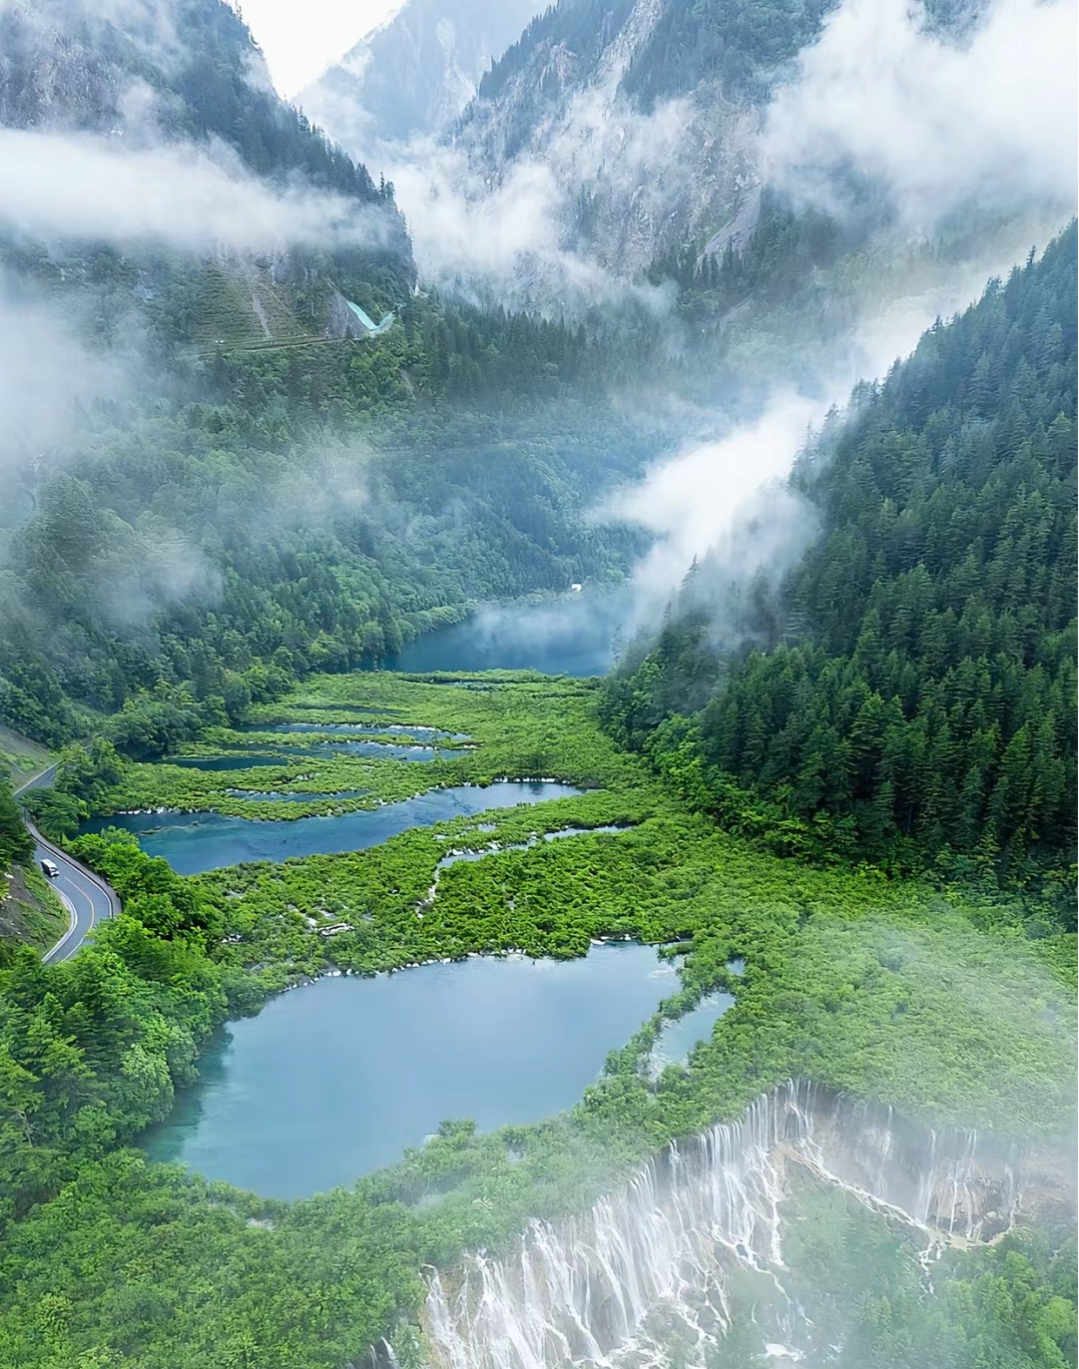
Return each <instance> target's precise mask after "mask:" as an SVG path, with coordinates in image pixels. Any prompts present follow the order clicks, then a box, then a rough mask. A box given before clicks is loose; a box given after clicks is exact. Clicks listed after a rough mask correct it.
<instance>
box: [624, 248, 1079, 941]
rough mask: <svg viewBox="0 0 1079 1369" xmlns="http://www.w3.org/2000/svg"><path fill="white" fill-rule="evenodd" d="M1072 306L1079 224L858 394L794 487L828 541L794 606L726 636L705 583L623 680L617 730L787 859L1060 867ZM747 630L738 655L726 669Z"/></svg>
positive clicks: (1067, 668) (1068, 802)
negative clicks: (722, 643)
mask: <svg viewBox="0 0 1079 1369" xmlns="http://www.w3.org/2000/svg"><path fill="white" fill-rule="evenodd" d="M1075 295H1076V226H1075V223H1074V222H1073V224H1072V226H1071V227H1070V228H1069V229H1068V230H1067V231H1066V232H1065V233H1064V234H1063V235H1062V236H1061V237H1060V238H1058V239H1057V240H1056V241H1055V242H1054V243H1052V244H1051V245H1050V247H1049V248H1048V249H1047V250H1046V252H1045V254H1044V255H1043V257H1042V258H1041V259H1040V260H1037V261H1035V260H1034V259H1033V256H1032V258H1031V260H1030V261H1028V263H1027V265H1026V266H1025V267H1024V268H1022V269H1016V270H1015V271H1014V272H1013V273H1012V275H1011V276H1010V277H1009V279H1008V280H1007V281H1005V282H1001V281H999V280H996V281H992V282H991V283H990V285H989V288H988V289H987V291H986V293H985V295H984V296H983V298H982V299H981V301H980V302H979V303H978V304H977V305H975V306H974V307H972V308H971V309H969V310H968V311H967V312H966V313H964V314H963V315H961V316H960V317H958V318H956V319H955V320H953V321H952V322H951V323H949V324H940V323H938V325H937V326H936V327H935V328H933V329H932V330H931V331H930V332H929V333H927V334H926V335H925V337H924V338H923V339H922V342H921V343H920V345H919V347H918V348H917V350H916V351H915V352H914V354H913V356H912V357H911V358H910V359H909V360H908V361H907V362H905V363H904V364H903V365H902V366H896V367H895V368H894V369H893V370H892V372H891V374H890V375H889V376H888V378H887V380H886V381H885V382H884V383H883V384H881V385H879V386H863V387H861V388H860V390H859V391H858V392H856V394H855V397H854V401H853V403H852V406H851V410H850V413H849V415H848V417H847V419H846V421H843V422H840V421H838V420H837V421H834V422H833V423H831V424H830V425H828V427H827V428H826V430H825V432H824V434H823V435H822V436H821V438H820V439H819V440H818V441H817V443H816V444H815V445H813V446H811V448H810V450H809V451H808V453H807V454H806V455H805V457H804V458H803V459H802V461H801V463H800V465H799V467H798V468H797V470H796V473H795V477H794V480H795V486H796V488H797V489H798V490H799V491H800V492H801V494H802V496H803V497H804V498H805V499H806V500H807V501H809V503H810V504H811V505H812V506H813V507H814V509H815V511H816V517H817V519H818V521H819V524H820V526H821V535H820V537H819V539H818V540H816V541H815V542H814V544H813V545H812V547H811V548H810V550H809V551H808V552H807V553H806V555H805V557H804V559H803V561H802V562H801V564H800V565H799V566H798V568H797V569H796V570H795V571H794V572H793V574H792V575H791V576H790V577H789V578H788V580H787V582H786V584H785V586H784V589H783V592H782V594H781V596H780V600H779V602H778V604H771V605H769V604H767V603H760V602H757V603H754V602H753V601H752V596H750V602H749V605H748V607H747V606H746V605H745V604H743V605H742V608H741V615H740V621H737V622H733V623H732V621H731V617H732V603H731V600H730V597H729V586H728V583H727V581H726V579H725V578H724V575H723V573H722V570H721V568H720V567H719V566H718V564H716V565H710V564H709V562H707V561H705V562H703V563H702V564H701V565H700V566H699V567H696V568H695V569H694V571H693V572H692V573H691V575H690V576H689V578H688V579H687V581H686V584H685V586H684V587H683V590H682V595H681V599H680V602H679V605H678V607H677V609H676V611H675V612H674V614H673V615H672V618H671V621H670V622H669V623H668V625H667V626H666V627H665V629H664V630H663V632H662V634H661V636H660V637H659V640H658V641H657V642H656V643H655V645H654V647H653V649H652V650H651V651H650V652H649V653H648V655H647V656H646V658H645V659H644V660H643V661H642V660H641V659H640V658H639V657H638V658H637V659H636V660H635V661H634V662H633V663H632V664H627V667H626V669H625V670H624V671H623V673H622V674H621V676H620V677H619V678H617V679H616V680H615V681H613V683H612V684H611V687H610V689H609V692H608V700H607V717H608V724H609V726H610V727H611V728H612V729H613V731H614V732H615V734H616V735H617V736H618V737H619V738H620V739H622V740H623V741H624V742H627V743H628V744H630V745H632V746H635V747H637V748H639V749H642V750H644V751H645V752H647V753H648V754H650V755H651V756H652V757H653V759H654V761H655V762H656V764H657V765H658V766H659V767H660V768H661V769H662V770H664V771H666V772H667V773H669V774H670V775H671V776H672V778H674V779H675V781H676V782H677V783H678V784H679V785H681V787H682V788H683V789H684V791H685V792H687V793H688V794H691V795H692V796H693V798H694V800H695V802H697V803H698V804H699V805H700V806H702V807H703V808H705V809H706V810H708V811H711V812H713V813H716V814H718V815H719V816H720V817H721V818H722V820H723V821H724V822H725V824H726V825H728V826H730V827H732V828H735V829H738V830H742V831H745V832H747V833H756V834H758V835H759V834H764V833H767V840H768V841H769V842H770V844H772V845H773V846H774V847H776V848H777V849H780V850H783V851H787V852H790V851H798V852H800V853H801V854H810V855H814V856H820V855H821V854H822V853H830V854H831V855H833V856H834V854H835V853H836V852H842V853H843V854H844V855H846V856H848V857H855V858H861V859H868V860H871V861H874V862H877V863H883V864H885V865H888V864H897V865H900V866H902V865H904V864H906V865H911V864H914V865H917V864H918V862H919V861H920V860H924V861H926V862H931V863H935V865H936V867H937V869H938V870H942V871H944V870H949V871H953V872H958V873H961V874H964V875H969V874H970V873H971V872H972V871H975V870H978V869H982V870H991V869H993V868H994V867H997V868H1003V869H1004V870H1006V871H1008V872H1009V873H1010V874H1011V875H1016V874H1019V875H1024V874H1028V873H1029V872H1030V870H1031V869H1034V870H1037V869H1045V868H1058V869H1060V870H1063V869H1064V868H1065V867H1066V866H1067V865H1068V864H1069V863H1070V861H1071V860H1072V858H1073V857H1072V853H1073V851H1074V846H1075V795H1074V781H1075V768H1076V737H1075V707H1074V698H1075V687H1076V683H1075V645H1074V643H1075V630H1076V595H1075V575H1074V566H1075V558H1076V514H1075V498H1076V491H1075V483H1076V422H1075V414H1076V323H1075V307H1074V305H1075ZM738 634H740V635H741V636H742V638H743V640H744V642H746V643H747V647H746V649H745V650H744V651H743V655H742V658H741V659H739V657H738V654H737V653H735V654H734V655H733V656H732V654H731V653H730V652H729V651H726V652H725V651H723V650H720V649H718V648H717V645H716V643H717V640H718V639H719V638H720V637H721V636H725V637H727V638H728V640H729V639H730V638H731V636H732V635H738ZM749 644H755V646H756V649H755V650H751V651H750V650H748V645H749ZM1062 887H1063V886H1062ZM1073 911H1074V910H1073ZM1073 926H1074V924H1073Z"/></svg>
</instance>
